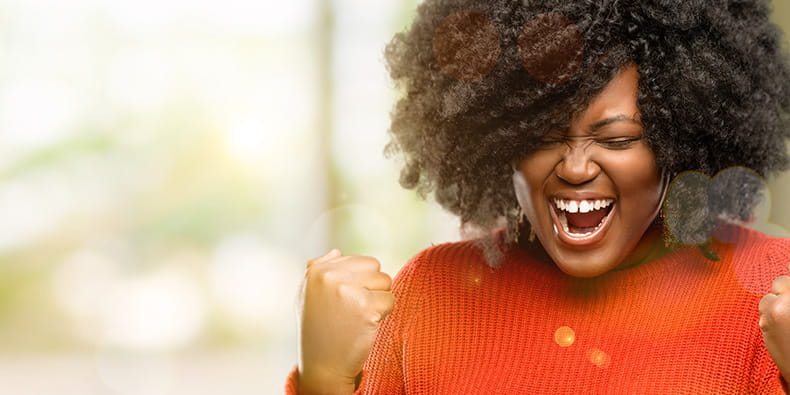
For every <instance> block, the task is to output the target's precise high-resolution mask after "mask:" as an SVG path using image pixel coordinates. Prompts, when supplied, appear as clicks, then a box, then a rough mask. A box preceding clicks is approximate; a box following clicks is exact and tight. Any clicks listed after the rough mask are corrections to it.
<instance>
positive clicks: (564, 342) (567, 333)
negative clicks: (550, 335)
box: [554, 326, 576, 347]
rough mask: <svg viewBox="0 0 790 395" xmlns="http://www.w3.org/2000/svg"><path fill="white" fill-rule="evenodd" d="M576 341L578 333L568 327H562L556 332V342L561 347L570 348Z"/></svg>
mask: <svg viewBox="0 0 790 395" xmlns="http://www.w3.org/2000/svg"><path fill="white" fill-rule="evenodd" d="M575 341H576V332H574V331H573V329H571V328H569V327H567V326H561V327H559V328H557V330H556V331H555V332H554V342H556V343H557V345H559V346H560V347H569V346H570V345H572V344H573V342H575Z"/></svg>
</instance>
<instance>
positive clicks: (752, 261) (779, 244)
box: [714, 225, 790, 294]
mask: <svg viewBox="0 0 790 395" xmlns="http://www.w3.org/2000/svg"><path fill="white" fill-rule="evenodd" d="M714 236H715V237H716V239H717V240H719V242H721V243H723V244H725V245H728V246H729V248H730V249H731V251H732V252H731V256H732V265H733V269H734V270H735V274H736V275H737V276H738V279H739V281H740V282H741V283H742V284H743V285H744V286H745V287H746V288H747V289H749V290H750V291H752V292H753V293H756V294H764V293H766V292H768V291H769V290H770V289H771V288H770V287H771V282H772V281H773V279H775V278H776V277H779V276H782V275H786V274H787V273H788V265H790V238H786V237H776V236H770V235H767V234H765V233H762V232H759V231H757V230H754V229H751V228H747V227H744V226H740V225H725V226H722V227H720V228H719V229H718V230H717V232H716V233H715V234H714Z"/></svg>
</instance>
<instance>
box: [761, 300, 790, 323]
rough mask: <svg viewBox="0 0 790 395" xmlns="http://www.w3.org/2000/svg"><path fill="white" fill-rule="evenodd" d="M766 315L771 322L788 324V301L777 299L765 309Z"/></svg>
mask: <svg viewBox="0 0 790 395" xmlns="http://www.w3.org/2000/svg"><path fill="white" fill-rule="evenodd" d="M766 310H767V311H766V313H765V314H766V315H767V316H768V318H770V319H771V321H773V322H777V323H781V324H790V299H788V298H777V299H776V301H775V302H773V303H771V304H770V306H767V308H766Z"/></svg>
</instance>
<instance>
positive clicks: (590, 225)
mask: <svg viewBox="0 0 790 395" xmlns="http://www.w3.org/2000/svg"><path fill="white" fill-rule="evenodd" d="M551 207H552V210H551V211H552V218H553V219H554V221H555V225H554V226H555V228H558V229H556V230H557V233H558V235H559V236H560V238H561V239H563V241H565V242H568V243H569V244H576V245H579V244H590V243H594V242H596V241H598V240H599V239H600V238H601V237H603V233H604V231H605V229H606V228H607V226H608V225H609V222H610V221H609V219H610V218H611V217H612V216H611V213H612V211H613V210H614V208H615V201H614V199H586V200H571V199H559V198H554V199H553V202H552V204H551Z"/></svg>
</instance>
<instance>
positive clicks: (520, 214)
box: [513, 205, 524, 244]
mask: <svg viewBox="0 0 790 395" xmlns="http://www.w3.org/2000/svg"><path fill="white" fill-rule="evenodd" d="M522 226H524V211H523V210H521V205H519V206H518V209H516V228H515V229H514V230H513V242H514V243H516V244H518V239H519V237H520V236H521V227H522Z"/></svg>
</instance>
